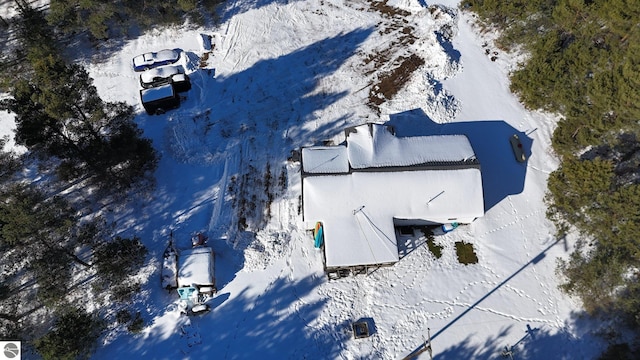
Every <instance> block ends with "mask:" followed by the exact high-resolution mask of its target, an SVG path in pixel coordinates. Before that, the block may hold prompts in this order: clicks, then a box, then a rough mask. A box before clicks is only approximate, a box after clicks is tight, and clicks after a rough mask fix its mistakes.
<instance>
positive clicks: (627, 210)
mask: <svg viewBox="0 0 640 360" xmlns="http://www.w3.org/2000/svg"><path fill="white" fill-rule="evenodd" d="M463 7H464V8H466V9H469V10H471V11H474V12H475V13H477V14H478V15H479V17H480V19H481V21H482V23H483V25H484V26H486V27H488V28H490V27H497V28H498V29H500V30H501V34H502V35H501V37H500V38H499V40H498V45H499V46H501V47H502V48H504V49H508V50H514V49H515V50H519V51H524V52H525V53H526V54H527V55H528V58H527V60H526V62H525V63H524V64H521V66H520V67H519V68H518V70H516V71H514V72H513V73H512V74H511V89H512V91H513V92H514V93H516V94H517V95H518V96H519V97H520V99H521V101H522V102H523V103H524V104H525V106H527V107H528V108H530V109H544V110H547V111H551V112H555V113H558V114H560V115H561V117H562V118H561V120H560V121H559V123H558V126H557V128H556V130H555V131H554V134H553V139H552V141H553V148H554V151H555V152H556V154H557V155H558V156H559V158H560V160H561V164H560V167H559V168H558V169H557V170H556V171H555V172H553V173H552V174H551V176H550V177H549V182H548V193H547V197H546V201H547V203H548V205H549V210H548V217H549V218H550V219H551V220H553V221H554V222H555V224H556V225H557V228H558V231H559V236H563V235H564V234H566V233H567V232H569V231H576V232H577V233H578V234H579V235H580V240H579V242H578V245H577V249H576V251H575V252H573V253H572V254H571V256H570V258H569V259H568V260H566V261H560V263H559V265H558V275H559V276H561V277H562V278H563V279H564V282H563V285H562V289H563V290H564V291H565V292H566V293H568V294H570V295H574V296H576V297H578V298H579V299H581V300H582V303H583V306H584V309H585V311H586V312H587V313H589V314H591V315H593V316H600V317H602V318H605V319H608V320H611V321H614V322H615V323H617V324H618V325H625V326H627V327H628V328H629V329H631V330H632V331H633V332H634V333H635V334H636V335H635V340H634V341H631V342H626V341H622V340H614V341H613V344H612V346H611V348H610V349H609V351H608V352H607V353H606V354H604V355H603V358H611V359H625V358H628V359H631V358H637V356H638V354H639V353H638V349H637V347H638V341H640V270H639V269H640V142H639V141H638V137H639V130H640V23H639V21H640V2H639V1H636V0H602V1H593V0H591V1H590V0H513V1H511V0H510V1H500V0H473V1H465V2H464V3H463Z"/></svg>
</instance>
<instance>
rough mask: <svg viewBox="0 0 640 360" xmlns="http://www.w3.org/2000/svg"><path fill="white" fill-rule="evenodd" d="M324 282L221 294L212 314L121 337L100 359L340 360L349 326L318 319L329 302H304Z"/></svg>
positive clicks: (285, 282)
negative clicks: (135, 335) (255, 292)
mask: <svg viewBox="0 0 640 360" xmlns="http://www.w3.org/2000/svg"><path fill="white" fill-rule="evenodd" d="M322 281H323V279H320V278H315V277H312V276H309V277H306V278H303V279H300V280H289V279H287V278H277V279H274V280H273V281H272V282H271V283H269V284H268V285H267V289H266V291H263V292H260V293H259V294H254V292H253V291H252V290H251V289H250V288H245V289H242V290H241V291H239V292H238V293H236V294H234V295H232V296H229V294H228V293H224V294H221V295H219V296H223V300H222V301H218V302H216V300H215V299H213V300H212V302H216V306H214V307H212V311H211V312H209V313H206V314H204V315H200V316H191V317H189V318H188V319H187V318H186V316H182V317H178V318H176V319H177V320H176V321H174V322H168V323H167V322H165V323H164V325H163V324H156V325H155V326H152V327H151V330H150V332H149V333H148V334H145V335H144V336H140V337H136V338H131V337H125V338H120V339H117V340H116V341H114V342H113V343H112V344H110V345H108V346H106V348H105V349H103V350H102V351H101V352H100V353H99V354H96V355H97V356H96V358H100V357H101V356H100V355H103V356H104V357H105V358H106V357H113V356H114V355H116V357H120V358H124V357H126V358H145V359H176V358H191V359H257V358H259V359H304V358H307V359H321V358H322V359H335V358H338V357H339V354H340V351H341V347H340V344H341V343H342V342H344V341H346V340H347V339H348V338H349V336H350V334H349V333H348V331H345V329H348V326H349V324H332V323H329V322H327V323H324V324H323V323H322V320H321V319H319V318H318V315H319V313H320V311H321V309H322V308H323V307H324V306H325V305H326V301H325V300H315V301H314V300H309V299H308V298H305V297H306V296H307V295H309V294H310V293H311V292H312V290H313V289H314V288H315V287H316V286H318V285H319V283H320V282H322ZM319 322H320V323H319ZM309 324H315V325H313V326H309Z"/></svg>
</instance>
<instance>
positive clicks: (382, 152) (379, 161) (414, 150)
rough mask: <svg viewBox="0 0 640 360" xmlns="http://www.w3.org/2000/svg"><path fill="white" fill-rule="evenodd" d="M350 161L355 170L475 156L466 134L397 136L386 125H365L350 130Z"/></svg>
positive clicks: (348, 132) (348, 140) (454, 160)
mask: <svg viewBox="0 0 640 360" xmlns="http://www.w3.org/2000/svg"><path fill="white" fill-rule="evenodd" d="M347 149H348V153H349V162H350V164H351V167H352V168H354V169H365V168H380V167H397V166H412V165H420V164H428V163H447V162H462V161H469V160H472V159H475V153H474V151H473V148H472V147H471V143H470V142H469V139H468V138H467V137H466V136H464V135H436V136H411V137H396V136H395V135H393V134H392V133H391V132H390V131H389V128H388V127H387V126H384V125H380V124H365V125H361V126H358V127H354V128H351V129H349V131H347Z"/></svg>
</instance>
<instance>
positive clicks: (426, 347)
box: [402, 328, 433, 360]
mask: <svg viewBox="0 0 640 360" xmlns="http://www.w3.org/2000/svg"><path fill="white" fill-rule="evenodd" d="M422 340H424V337H423V338H422ZM427 351H428V352H429V359H430V360H433V350H431V329H429V328H427V339H426V340H424V342H423V343H422V346H420V347H419V348H418V349H416V350H415V351H414V352H412V353H411V354H409V355H407V356H405V357H404V358H402V360H411V359H415V358H416V356H418V355H420V354H422V353H425V352H427Z"/></svg>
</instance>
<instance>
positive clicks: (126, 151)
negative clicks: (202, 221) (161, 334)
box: [0, 0, 195, 359]
mask: <svg viewBox="0 0 640 360" xmlns="http://www.w3.org/2000/svg"><path fill="white" fill-rule="evenodd" d="M14 3H15V7H16V8H17V9H18V10H19V16H17V17H14V18H12V19H5V18H2V22H1V24H0V25H2V29H0V30H2V31H0V34H1V35H2V38H0V40H2V43H3V44H5V45H9V46H7V48H10V49H11V51H3V52H2V54H1V55H2V56H1V58H0V62H1V63H2V65H3V66H2V67H3V69H4V71H3V73H2V74H1V75H0V85H1V87H0V88H1V89H2V91H5V92H7V93H8V94H9V96H8V97H5V98H4V99H3V100H0V109H2V110H7V111H10V112H12V113H14V114H15V122H16V130H15V142H16V143H17V144H18V145H21V146H23V147H24V148H26V149H27V152H26V153H25V154H23V155H18V154H15V153H13V152H7V151H0V254H2V255H0V256H1V261H2V264H3V266H2V277H1V278H0V338H3V339H21V340H22V341H23V350H24V351H27V352H30V351H34V352H37V353H38V354H39V355H40V356H42V358H44V359H75V358H86V357H89V356H90V354H91V350H92V349H93V347H94V346H95V344H96V340H97V339H98V338H99V336H100V335H101V334H102V332H103V330H105V329H107V328H112V329H113V328H114V327H121V328H123V329H125V330H127V331H131V332H137V331H140V330H141V329H142V328H143V326H144V323H143V319H142V317H141V314H140V313H137V312H135V313H134V312H132V311H131V310H129V308H128V303H129V302H130V300H131V297H132V296H135V294H136V293H137V292H138V291H139V289H140V283H139V280H138V279H137V278H136V275H137V274H138V273H139V271H140V269H141V267H142V266H144V264H145V262H146V258H147V253H148V251H147V249H146V248H145V246H144V245H143V243H142V241H141V239H139V238H138V237H136V236H135V235H134V236H131V237H128V238H124V237H121V236H119V235H118V234H119V233H120V229H119V228H118V224H117V223H113V222H109V221H107V220H106V219H105V218H103V216H101V215H100V214H101V213H105V212H109V211H110V209H111V208H113V207H118V206H122V205H123V203H124V202H125V201H126V199H127V198H129V197H130V196H132V194H137V195H136V196H146V195H145V194H148V191H149V190H151V189H153V186H154V180H153V179H154V171H155V168H156V166H157V162H158V154H157V153H156V151H155V149H154V148H153V146H152V143H151V141H150V140H149V139H146V138H144V137H143V136H142V131H141V130H140V129H139V128H138V126H137V125H136V123H135V122H134V117H135V113H134V109H133V108H132V107H131V106H130V105H127V104H125V103H111V102H105V101H103V100H102V99H101V98H100V96H99V95H98V92H97V90H96V88H95V86H94V85H93V80H92V79H91V78H90V76H89V74H88V73H87V71H86V70H85V69H84V67H82V66H81V65H79V64H77V63H74V61H73V60H74V59H68V58H65V57H64V51H63V48H64V43H65V42H68V41H70V39H73V38H78V37H85V38H88V39H90V40H92V39H93V40H95V39H105V38H107V37H123V36H126V35H127V31H129V30H130V29H131V28H133V27H138V28H144V27H147V26H150V25H151V24H150V21H151V20H150V19H153V20H154V21H162V23H163V24H167V23H170V22H171V21H177V22H179V23H183V22H184V21H185V18H187V17H188V16H189V15H188V14H189V12H190V11H191V10H193V9H194V8H195V2H190V1H182V0H178V1H177V4H178V5H179V7H178V6H176V2H175V1H167V2H165V3H163V2H161V1H158V2H154V6H153V7H151V6H150V5H148V4H147V5H144V4H146V3H144V2H143V3H142V4H143V5H141V6H143V7H142V8H140V9H139V8H133V6H134V2H126V1H122V2H120V3H121V4H118V3H117V2H109V3H108V4H107V3H105V2H98V1H95V2H92V1H51V3H50V7H48V8H44V9H34V8H32V7H31V6H30V5H29V2H27V1H22V0H16V1H15V2H14ZM135 4H140V3H139V2H135ZM135 6H138V5H135ZM176 9H177V10H176ZM138 10H144V11H143V12H140V11H138ZM143 13H144V14H147V15H153V16H151V17H148V18H147V19H146V22H145V21H143V20H145V19H144V18H143V16H142V15H141V14H143ZM133 14H138V15H137V16H133ZM154 14H155V15H154ZM157 14H159V15H157ZM86 19H89V21H85V20H86ZM101 24H102V25H104V26H105V27H99V26H98V25H101ZM134 25H135V26H134ZM113 29H115V30H117V31H115V30H113ZM5 142H6V139H0V149H3V148H4V145H5ZM34 178H35V179H36V180H35V181H34ZM98 210H99V211H98ZM89 299H90V301H88V300H89ZM86 304H93V307H89V306H86Z"/></svg>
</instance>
